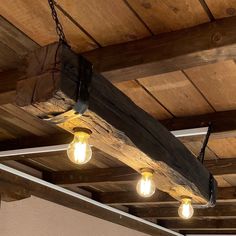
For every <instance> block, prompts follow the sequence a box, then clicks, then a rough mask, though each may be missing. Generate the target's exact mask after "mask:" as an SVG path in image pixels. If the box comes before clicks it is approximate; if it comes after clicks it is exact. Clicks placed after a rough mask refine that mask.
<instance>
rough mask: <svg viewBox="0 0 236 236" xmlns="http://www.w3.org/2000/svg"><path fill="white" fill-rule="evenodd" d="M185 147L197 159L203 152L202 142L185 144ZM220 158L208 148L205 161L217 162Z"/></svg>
mask: <svg viewBox="0 0 236 236" xmlns="http://www.w3.org/2000/svg"><path fill="white" fill-rule="evenodd" d="M184 145H185V146H186V147H187V148H188V149H189V150H190V151H191V152H192V153H193V154H194V155H195V156H196V157H197V156H198V155H199V153H200V151H201V148H202V145H203V143H202V142H185V143H184ZM217 158H218V157H217V156H216V154H215V153H214V152H213V151H212V150H211V149H210V148H209V147H206V152H205V160H215V159H217Z"/></svg>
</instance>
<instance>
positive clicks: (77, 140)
mask: <svg viewBox="0 0 236 236" xmlns="http://www.w3.org/2000/svg"><path fill="white" fill-rule="evenodd" d="M90 134H91V131H90V130H88V129H82V128H80V129H79V128H77V129H75V133H74V135H75V136H74V140H73V141H72V142H71V143H70V144H69V146H68V149H67V155H68V157H69V159H70V160H71V161H72V162H74V163H75V164H78V165H82V164H85V163H87V162H88V161H89V160H90V159H91V157H92V149H91V147H90V145H89V143H88V139H89V137H90Z"/></svg>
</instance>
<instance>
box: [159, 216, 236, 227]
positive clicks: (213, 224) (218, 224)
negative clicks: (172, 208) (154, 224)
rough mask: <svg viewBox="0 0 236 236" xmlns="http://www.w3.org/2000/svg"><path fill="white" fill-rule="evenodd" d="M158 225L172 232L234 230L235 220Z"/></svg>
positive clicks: (175, 222)
mask: <svg viewBox="0 0 236 236" xmlns="http://www.w3.org/2000/svg"><path fill="white" fill-rule="evenodd" d="M158 223H159V224H161V225H162V226H164V227H167V228H169V229H173V230H192V229H197V230H236V224H235V219H228V220H224V219H219V220H216V219H210V220H206V219H205V220H194V219H192V220H189V221H188V220H185V221H183V220H159V221H158Z"/></svg>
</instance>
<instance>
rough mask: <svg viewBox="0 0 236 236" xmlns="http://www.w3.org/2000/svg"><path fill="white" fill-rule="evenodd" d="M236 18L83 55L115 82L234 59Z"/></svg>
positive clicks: (235, 53) (235, 52) (235, 50)
mask: <svg viewBox="0 0 236 236" xmlns="http://www.w3.org/2000/svg"><path fill="white" fill-rule="evenodd" d="M235 21H236V17H229V18H225V19H221V20H217V21H215V22H210V23H205V24H202V25H198V26H195V27H193V28H189V29H185V30H179V31H176V32H171V33H166V34H162V35H157V36H153V37H151V38H147V39H142V40H138V41H135V42H129V43H125V44H120V45H114V46H109V47H105V48H101V49H96V50H93V51H91V52H88V53H85V54H84V55H85V56H86V57H87V58H88V59H89V60H90V61H91V62H92V63H93V64H94V65H95V68H96V69H97V71H99V72H100V73H101V74H102V75H103V76H105V77H106V78H107V79H108V80H110V81H112V82H120V81H124V80H133V79H138V78H142V77H146V76H152V75H157V74H161V73H167V72H171V71H176V70H183V69H187V68H190V67H194V66H199V65H204V64H207V63H214V62H217V61H221V60H228V59H235V55H236V49H235V44H236V36H235V30H236V25H235Z"/></svg>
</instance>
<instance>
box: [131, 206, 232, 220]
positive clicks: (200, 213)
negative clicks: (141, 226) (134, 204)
mask: <svg viewBox="0 0 236 236" xmlns="http://www.w3.org/2000/svg"><path fill="white" fill-rule="evenodd" d="M129 212H130V213H131V214H133V215H136V216H138V217H141V218H157V219H176V220H178V219H179V215H178V209H177V208H174V207H171V208H170V207H148V208H147V207H143V208H130V211H129ZM192 218H193V219H236V205H235V204H233V205H218V206H216V207H214V208H207V209H194V215H193V217H192Z"/></svg>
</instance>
